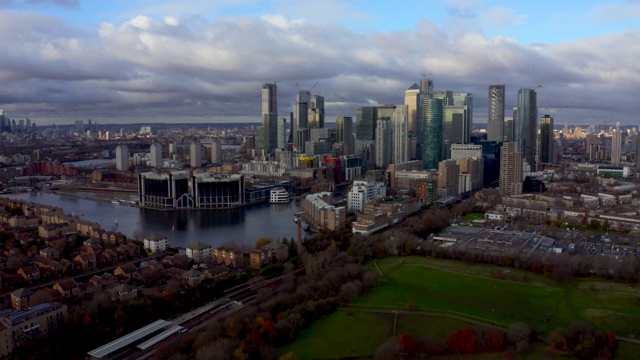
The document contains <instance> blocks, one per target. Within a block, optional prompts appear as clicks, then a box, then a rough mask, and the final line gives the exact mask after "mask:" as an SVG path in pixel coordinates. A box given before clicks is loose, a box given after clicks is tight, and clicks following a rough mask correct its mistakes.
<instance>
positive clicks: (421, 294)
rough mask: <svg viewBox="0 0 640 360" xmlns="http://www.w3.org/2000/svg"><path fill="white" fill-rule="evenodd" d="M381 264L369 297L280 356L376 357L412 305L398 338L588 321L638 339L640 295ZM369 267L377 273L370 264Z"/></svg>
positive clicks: (405, 263)
mask: <svg viewBox="0 0 640 360" xmlns="http://www.w3.org/2000/svg"><path fill="white" fill-rule="evenodd" d="M377 264H378V266H379V268H380V269H381V270H382V272H383V273H384V276H383V277H381V278H380V279H379V283H378V285H377V286H376V287H375V288H374V289H373V290H372V291H371V292H369V293H368V294H365V295H363V296H361V297H359V298H358V299H356V300H355V301H354V302H352V303H350V304H349V305H348V307H347V309H348V310H339V311H337V312H336V313H334V314H332V315H330V316H328V317H326V318H324V319H321V320H319V321H317V322H315V323H313V324H312V325H311V326H310V327H309V328H308V329H306V330H305V331H303V332H302V333H301V335H300V336H299V338H298V339H297V340H296V341H295V342H294V343H292V344H290V345H288V346H286V347H285V348H283V349H280V350H281V351H280V353H282V354H284V353H287V352H290V351H293V352H295V353H296V354H297V355H298V357H299V358H300V359H334V358H343V357H354V356H371V355H372V354H373V353H374V352H375V349H376V348H377V347H378V346H379V345H380V344H382V343H383V342H384V341H385V340H386V339H387V338H388V337H389V336H391V335H392V334H393V320H394V315H393V313H392V312H393V311H395V310H403V311H405V310H407V302H408V301H412V302H413V303H414V304H415V307H416V310H415V312H413V313H406V312H401V313H400V314H399V316H398V322H397V325H396V334H400V333H408V334H410V335H412V336H414V337H415V338H418V339H419V338H422V337H424V336H426V335H433V336H437V337H440V338H442V339H444V338H445V337H446V335H447V334H448V333H449V332H451V331H452V330H454V329H458V328H460V327H463V326H467V325H469V323H468V322H465V321H464V320H465V319H466V320H468V321H474V320H475V321H480V322H483V323H486V324H495V325H498V326H503V327H508V326H509V325H511V324H512V323H514V322H518V321H522V322H525V323H528V324H530V325H533V326H534V327H536V328H537V329H539V330H541V331H543V332H548V331H551V330H553V329H554V328H556V327H567V326H569V325H570V324H571V323H573V322H575V321H578V320H584V321H587V322H590V323H592V324H593V325H595V326H596V327H598V328H600V329H608V330H613V331H614V332H615V333H616V334H618V335H620V336H625V337H630V338H636V339H639V338H640V289H638V288H636V287H631V286H627V285H624V284H617V283H614V282H606V281H598V280H591V279H586V280H576V281H575V282H573V283H569V284H566V285H557V284H555V283H553V282H552V281H551V280H550V279H548V278H545V277H543V276H542V275H535V274H532V273H529V272H523V271H518V270H514V269H500V268H496V267H495V266H489V265H469V264H465V263H462V262H457V261H451V260H441V259H432V258H425V257H396V258H389V259H385V260H381V261H378V262H377ZM367 266H370V267H371V269H372V270H373V271H375V272H376V273H377V270H375V268H374V265H373V264H372V263H370V264H368V265H367ZM496 271H502V272H503V274H504V275H505V279H504V280H501V279H497V278H496V277H495V273H496ZM380 312H388V313H380ZM429 313H439V314H449V315H451V316H460V318H452V317H446V316H436V315H433V314H429ZM547 318H548V320H547ZM471 326H476V325H475V324H471ZM363 334H366V335H365V336H363ZM535 354H538V355H542V354H544V347H541V348H540V349H538V350H534V351H533V354H532V355H531V356H533V357H530V356H529V355H527V356H525V357H524V359H529V358H531V359H533V358H536V357H535V356H536V355H535ZM493 355H497V354H493ZM483 356H484V357H483ZM487 356H488V357H487ZM491 356H492V354H479V355H478V356H477V357H476V356H472V357H469V358H471V359H484V358H487V359H489V358H491ZM465 358H467V357H466V356H465ZM618 358H620V359H633V358H640V345H635V344H625V343H623V344H621V346H620V350H619V354H618ZM443 359H446V357H444V358H443Z"/></svg>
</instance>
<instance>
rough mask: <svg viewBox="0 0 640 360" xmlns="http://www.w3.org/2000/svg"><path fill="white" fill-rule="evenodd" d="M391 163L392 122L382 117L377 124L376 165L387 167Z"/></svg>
mask: <svg viewBox="0 0 640 360" xmlns="http://www.w3.org/2000/svg"><path fill="white" fill-rule="evenodd" d="M390 163H391V122H390V121H389V120H387V119H384V120H383V119H380V120H378V122H377V124H376V167H377V168H380V169H386V168H387V166H389V164H390Z"/></svg>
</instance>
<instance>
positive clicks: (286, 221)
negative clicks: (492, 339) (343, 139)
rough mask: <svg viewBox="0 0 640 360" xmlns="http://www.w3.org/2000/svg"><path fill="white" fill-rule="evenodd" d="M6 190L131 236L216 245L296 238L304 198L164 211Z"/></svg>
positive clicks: (181, 243)
mask: <svg viewBox="0 0 640 360" xmlns="http://www.w3.org/2000/svg"><path fill="white" fill-rule="evenodd" d="M3 196H5V197H9V198H12V199H19V200H24V201H30V202H34V203H39V204H43V205H53V206H57V207H61V208H63V209H64V211H65V213H66V214H68V215H74V216H77V217H79V218H82V219H85V220H90V221H95V222H97V223H99V224H100V226H102V228H103V229H105V230H112V231H119V232H121V233H123V234H125V235H127V236H129V237H132V238H134V237H135V235H136V233H140V234H146V233H159V234H161V235H163V236H166V237H167V238H168V239H169V243H170V244H171V245H172V246H176V247H184V246H186V245H189V244H191V243H194V242H196V241H201V242H203V243H206V244H210V245H212V246H214V247H217V246H231V245H232V244H233V245H235V246H243V247H248V246H250V245H253V244H255V242H256V240H258V239H259V238H261V237H268V238H273V239H282V238H283V237H287V238H291V237H293V238H295V237H296V225H295V223H294V222H293V215H294V214H295V213H296V212H299V211H301V207H300V203H299V201H298V202H296V201H292V202H290V203H289V204H260V205H253V206H250V207H244V208H238V209H229V210H197V211H196V210H193V211H159V210H151V209H142V208H138V207H131V206H127V205H117V204H112V203H107V202H99V201H93V200H86V199H78V198H72V197H66V196H62V195H57V194H49V193H41V192H39V193H22V194H9V195H3Z"/></svg>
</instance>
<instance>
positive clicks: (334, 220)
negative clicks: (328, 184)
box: [302, 192, 347, 231]
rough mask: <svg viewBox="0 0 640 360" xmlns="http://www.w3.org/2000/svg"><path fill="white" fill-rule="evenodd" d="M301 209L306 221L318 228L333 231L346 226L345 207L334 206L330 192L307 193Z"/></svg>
mask: <svg viewBox="0 0 640 360" xmlns="http://www.w3.org/2000/svg"><path fill="white" fill-rule="evenodd" d="M302 209H303V210H304V216H305V219H306V220H307V222H309V224H310V225H312V226H314V227H315V228H317V229H318V230H329V231H335V230H338V229H342V228H344V227H345V226H346V219H347V209H346V208H345V207H344V206H338V207H336V206H334V205H333V201H332V195H331V193H330V192H320V193H315V194H311V195H307V196H306V197H305V198H304V199H303V200H302Z"/></svg>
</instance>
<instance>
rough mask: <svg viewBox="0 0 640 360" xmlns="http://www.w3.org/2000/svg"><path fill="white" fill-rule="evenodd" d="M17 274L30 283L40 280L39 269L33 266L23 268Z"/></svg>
mask: <svg viewBox="0 0 640 360" xmlns="http://www.w3.org/2000/svg"><path fill="white" fill-rule="evenodd" d="M17 273H18V274H20V275H22V277H23V278H24V279H25V280H26V281H28V282H30V283H32V282H35V281H38V280H40V269H38V267H37V266H35V265H27V266H23V267H21V268H20V269H18V271H17Z"/></svg>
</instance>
